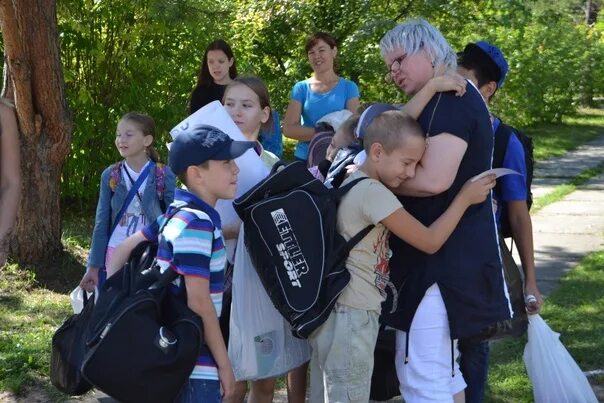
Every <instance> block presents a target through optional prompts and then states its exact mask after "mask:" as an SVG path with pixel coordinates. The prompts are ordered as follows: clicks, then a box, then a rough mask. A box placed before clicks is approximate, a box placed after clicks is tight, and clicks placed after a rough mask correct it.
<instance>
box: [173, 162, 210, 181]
mask: <svg viewBox="0 0 604 403" xmlns="http://www.w3.org/2000/svg"><path fill="white" fill-rule="evenodd" d="M208 166H210V163H209V162H208V161H206V162H202V163H201V164H199V165H198V167H200V168H204V169H207V168H208ZM176 177H177V178H178V179H179V180H180V183H182V184H183V185H185V186H187V187H188V183H187V170H186V169H185V170H184V171H183V172H181V173H180V174H178V175H176Z"/></svg>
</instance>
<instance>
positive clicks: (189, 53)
mask: <svg viewBox="0 0 604 403" xmlns="http://www.w3.org/2000/svg"><path fill="white" fill-rule="evenodd" d="M207 3H208V4H205V3H203V2H199V1H186V0H138V1H115V2H105V1H100V2H99V1H89V0H70V1H67V2H61V3H60V7H59V31H60V39H61V51H62V61H63V65H64V70H65V72H66V73H65V81H66V87H67V96H68V101H69V106H70V108H71V110H72V112H73V119H74V135H73V142H72V151H71V154H70V157H69V159H68V161H67V163H66V165H65V169H64V171H63V196H64V198H66V199H70V200H78V201H80V202H84V203H85V202H90V201H92V200H95V199H96V197H97V194H98V182H99V178H100V173H101V172H102V170H103V168H105V167H106V166H107V165H109V164H111V163H112V162H114V161H116V160H118V159H119V155H118V153H117V151H116V150H115V147H114V145H113V140H114V133H115V127H116V125H117V122H118V120H119V118H120V116H122V115H123V114H125V113H126V112H129V111H141V112H144V113H147V114H149V115H151V116H152V117H153V118H154V119H155V121H156V124H157V136H156V145H157V146H158V147H157V148H158V149H159V150H160V153H161V154H163V157H164V159H165V157H166V150H165V147H164V146H163V144H164V143H166V142H167V141H169V138H168V137H169V136H168V135H167V132H168V130H169V129H171V128H172V127H173V126H174V125H175V124H176V123H178V122H179V121H180V120H181V119H183V118H184V117H185V116H186V111H187V102H188V97H189V94H190V92H191V89H192V88H193V86H194V80H195V77H196V75H197V70H198V69H199V60H200V58H201V57H200V54H201V53H202V52H203V47H204V45H203V44H205V43H207V42H209V41H211V40H212V39H213V38H214V36H218V35H219V34H220V33H222V32H224V29H225V26H227V24H228V16H229V13H228V12H226V11H224V7H222V6H221V4H220V3H218V4H217V5H216V2H212V3H211V4H210V2H207ZM225 17H226V18H225ZM207 27H213V29H211V30H210V29H208V28H207Z"/></svg>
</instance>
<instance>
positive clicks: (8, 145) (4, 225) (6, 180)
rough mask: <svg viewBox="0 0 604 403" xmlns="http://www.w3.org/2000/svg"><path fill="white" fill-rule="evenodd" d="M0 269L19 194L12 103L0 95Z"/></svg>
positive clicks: (17, 133)
mask: <svg viewBox="0 0 604 403" xmlns="http://www.w3.org/2000/svg"><path fill="white" fill-rule="evenodd" d="M0 154H1V156H2V157H1V158H0V162H1V163H0V268H1V267H2V266H4V264H5V263H6V257H7V255H8V248H9V243H10V239H11V235H12V233H13V226H14V224H15V219H16V217H17V210H18V207H19V198H20V195H21V163H20V158H19V156H20V151H19V129H18V128H17V119H16V117H15V110H14V107H13V105H12V104H11V103H10V102H9V101H8V100H6V99H4V98H0Z"/></svg>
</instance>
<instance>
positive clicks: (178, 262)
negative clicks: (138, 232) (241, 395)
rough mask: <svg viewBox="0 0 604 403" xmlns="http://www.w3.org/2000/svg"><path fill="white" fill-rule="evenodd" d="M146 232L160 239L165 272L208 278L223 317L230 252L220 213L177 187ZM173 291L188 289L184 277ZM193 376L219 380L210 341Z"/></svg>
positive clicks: (215, 303) (178, 280)
mask: <svg viewBox="0 0 604 403" xmlns="http://www.w3.org/2000/svg"><path fill="white" fill-rule="evenodd" d="M184 205H188V206H187V207H185V208H183V209H182V210H180V211H178V212H177V213H176V214H175V215H174V217H172V219H170V221H169V222H168V224H167V225H166V226H165V228H164V229H163V231H162V234H159V229H160V228H161V226H162V225H163V223H164V221H165V219H166V217H168V216H169V215H170V214H171V212H172V211H173V210H174V209H175V208H178V207H181V206H184ZM143 235H144V236H145V238H147V239H148V240H150V241H156V240H157V241H158V250H157V260H158V263H159V266H160V267H161V269H162V272H163V271H164V270H167V269H168V268H170V269H172V270H175V271H176V272H177V273H179V274H182V275H183V276H196V277H200V278H204V279H207V280H208V282H209V286H210V290H209V291H210V296H211V299H212V302H213V303H214V309H215V310H216V313H217V315H218V316H220V311H221V310H222V292H223V289H224V285H223V283H224V267H225V263H226V253H225V249H224V242H223V239H222V230H221V224H220V216H219V215H218V212H216V210H214V208H212V207H211V206H210V205H209V204H207V203H205V202H204V201H203V200H201V199H200V198H198V197H197V196H195V195H194V194H192V193H190V192H187V191H185V190H181V189H176V191H175V194H174V202H173V203H172V204H171V205H170V207H169V208H168V211H167V212H166V214H165V215H162V216H160V217H159V218H158V219H157V220H156V221H155V222H154V223H153V224H151V225H149V226H147V227H146V228H144V229H143ZM172 291H173V292H175V293H177V294H178V293H182V292H184V291H185V284H184V281H181V280H180V277H179V278H177V279H176V280H174V285H173V288H172ZM191 378H193V379H212V380H218V368H217V366H216V361H215V360H214V357H212V354H211V352H210V350H209V348H208V346H207V345H206V344H203V345H202V348H201V354H200V356H199V358H198V359H197V363H196V365H195V368H194V369H193V372H192V373H191Z"/></svg>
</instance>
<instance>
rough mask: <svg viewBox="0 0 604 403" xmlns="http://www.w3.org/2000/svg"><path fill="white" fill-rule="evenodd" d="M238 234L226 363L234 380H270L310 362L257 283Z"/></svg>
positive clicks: (305, 346) (306, 347)
mask: <svg viewBox="0 0 604 403" xmlns="http://www.w3.org/2000/svg"><path fill="white" fill-rule="evenodd" d="M243 236H244V235H243V226H241V231H240V233H239V239H238V242H237V251H236V253H235V262H234V264H235V267H234V268H233V288H232V290H233V302H232V305H231V322H230V338H229V347H228V353H229V359H230V361H231V365H232V367H233V372H234V374H235V379H237V380H238V381H241V380H256V379H265V378H272V377H276V376H279V375H282V374H285V373H287V372H288V371H289V370H291V369H293V368H297V367H299V366H300V365H302V364H303V363H305V362H306V361H308V360H309V359H310V346H309V344H308V342H307V341H306V340H301V339H297V338H295V337H294V336H293V335H292V334H291V328H290V326H289V324H288V323H287V322H286V321H285V319H283V316H281V314H280V313H279V311H277V310H276V309H275V307H274V306H273V303H272V302H271V300H270V298H269V297H268V295H267V293H266V290H265V289H264V287H263V286H262V283H261V282H260V278H259V277H258V274H256V270H255V269H254V267H253V265H252V262H251V260H250V257H249V254H248V253H247V250H246V248H245V244H244V242H243Z"/></svg>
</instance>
